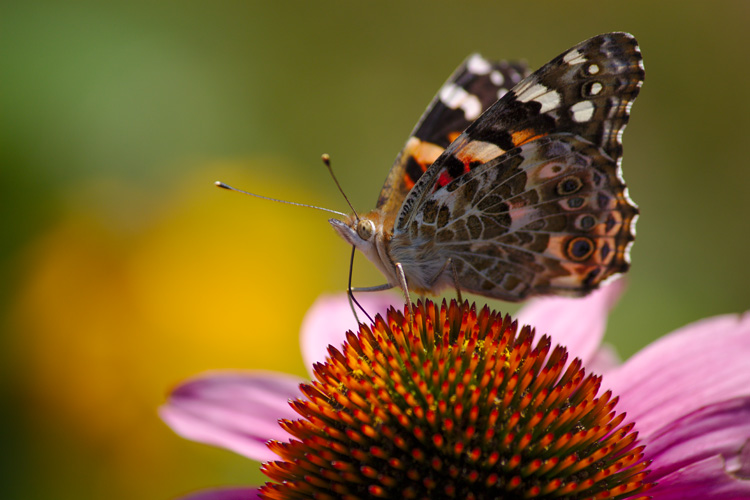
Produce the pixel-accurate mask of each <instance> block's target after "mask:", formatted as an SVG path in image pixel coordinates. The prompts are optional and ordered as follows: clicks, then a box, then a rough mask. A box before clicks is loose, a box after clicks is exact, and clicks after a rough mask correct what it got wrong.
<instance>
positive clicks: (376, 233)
mask: <svg viewBox="0 0 750 500" xmlns="http://www.w3.org/2000/svg"><path fill="white" fill-rule="evenodd" d="M328 222H329V223H330V224H331V226H333V229H335V230H336V232H337V233H338V234H339V236H341V237H342V238H343V239H344V241H346V242H347V243H349V244H350V245H352V246H354V247H355V248H356V249H357V250H359V251H360V252H362V253H363V254H365V257H367V258H368V259H369V260H370V261H371V262H372V263H373V264H375V266H376V267H377V268H378V269H379V270H380V271H381V272H382V273H383V274H384V275H385V276H386V277H388V279H389V282H391V283H393V281H391V277H393V279H394V280H395V276H394V274H393V270H392V266H390V265H386V263H387V262H390V259H389V258H388V257H387V236H386V234H385V232H384V230H383V223H382V216H381V214H379V213H378V212H377V211H374V212H371V213H369V214H366V215H362V216H359V217H357V216H355V215H350V216H349V217H347V218H346V219H344V220H339V219H328Z"/></svg>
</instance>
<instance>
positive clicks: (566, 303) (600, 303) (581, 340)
mask: <svg viewBox="0 0 750 500" xmlns="http://www.w3.org/2000/svg"><path fill="white" fill-rule="evenodd" d="M624 289H625V281H624V280H623V279H618V280H616V281H614V282H612V283H610V284H608V285H604V286H603V287H601V288H600V289H599V290H595V291H594V292H592V293H590V294H589V295H588V296H586V297H582V298H568V297H544V298H538V299H533V300H531V301H529V303H528V304H527V305H526V306H525V307H524V308H523V309H521V310H520V311H518V314H516V318H517V319H518V324H519V326H520V325H531V326H533V327H535V328H536V332H537V336H541V335H543V334H545V333H546V334H549V335H550V336H551V337H552V344H553V345H554V344H560V345H563V346H565V347H567V349H568V352H569V353H570V354H571V358H570V359H573V358H580V359H581V361H583V364H584V366H586V365H587V364H588V362H589V361H590V360H591V359H592V358H593V356H594V354H595V353H596V351H597V349H598V348H599V345H600V344H601V342H602V338H603V337H604V330H605V328H606V326H607V315H608V314H609V310H610V309H612V307H613V306H614V305H615V303H616V302H617V299H619V298H620V295H621V294H622V292H623V290H624Z"/></svg>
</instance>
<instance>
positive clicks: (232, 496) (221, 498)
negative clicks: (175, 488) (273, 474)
mask: <svg viewBox="0 0 750 500" xmlns="http://www.w3.org/2000/svg"><path fill="white" fill-rule="evenodd" d="M256 499H257V500H259V499H260V494H259V493H258V489H257V488H222V489H217V490H203V491H197V492H195V493H191V494H189V495H188V496H185V497H181V498H180V500H256Z"/></svg>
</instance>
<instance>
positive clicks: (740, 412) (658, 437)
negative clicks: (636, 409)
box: [645, 396, 750, 487]
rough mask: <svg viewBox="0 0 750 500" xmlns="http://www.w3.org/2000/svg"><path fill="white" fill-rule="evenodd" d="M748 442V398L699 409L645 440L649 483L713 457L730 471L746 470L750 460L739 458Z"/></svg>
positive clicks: (749, 399) (749, 418)
mask: <svg viewBox="0 0 750 500" xmlns="http://www.w3.org/2000/svg"><path fill="white" fill-rule="evenodd" d="M749 440H750V396H745V397H743V398H736V399H731V400H728V401H724V402H721V403H718V404H715V405H711V406H707V407H704V408H701V409H700V410H697V411H695V412H693V413H691V414H689V415H686V416H684V417H682V418H680V419H678V420H675V421H674V422H670V423H668V424H667V425H665V426H663V427H662V428H661V429H659V430H658V431H657V432H655V433H653V434H652V435H651V436H650V437H649V439H648V440H646V442H645V444H646V458H648V459H652V460H653V461H654V462H653V465H652V466H651V470H652V471H653V472H652V474H653V476H652V477H650V478H649V479H651V480H656V481H657V482H659V481H660V478H661V477H662V476H667V475H669V474H671V473H673V472H675V471H677V470H679V469H681V468H683V467H686V466H688V465H690V464H693V463H697V462H700V461H703V460H705V459H707V458H711V457H715V456H722V457H724V459H725V461H727V462H729V463H731V464H732V468H733V469H742V468H743V467H745V468H746V467H748V466H750V463H745V462H746V461H750V457H747V456H745V457H743V456H742V455H741V454H740V450H743V447H745V446H746V444H747V442H748V441H749ZM747 449H748V450H750V446H748V447H747ZM747 486H748V487H750V481H748V483H747Z"/></svg>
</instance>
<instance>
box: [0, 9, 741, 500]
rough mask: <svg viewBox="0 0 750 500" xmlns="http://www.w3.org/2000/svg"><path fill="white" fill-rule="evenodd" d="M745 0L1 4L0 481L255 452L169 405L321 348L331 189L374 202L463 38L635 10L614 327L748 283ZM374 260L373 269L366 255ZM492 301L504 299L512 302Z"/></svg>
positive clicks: (533, 38) (525, 38)
mask: <svg viewBox="0 0 750 500" xmlns="http://www.w3.org/2000/svg"><path fill="white" fill-rule="evenodd" d="M748 21H750V3H747V2H743V1H739V0H738V1H735V2H711V3H709V2H704V1H700V0H697V1H683V2H673V3H667V2H665V3H661V4H658V3H655V2H637V1H634V2H627V3H623V2H590V1H587V2H559V3H552V2H550V3H533V2H532V3H529V2H514V3H504V2H465V3H458V2H434V3H427V2H377V3H375V2H373V3H370V4H367V3H362V2H356V3H354V2H344V1H341V2H331V1H320V2H229V1H218V2H193V1H181V2H146V1H141V0H134V1H133V0H131V1H128V2H124V1H115V2H108V3H104V2H94V1H90V2H85V1H84V2H78V1H75V2H56V1H47V2H44V1H26V2H19V1H16V2H4V3H3V7H2V11H0V47H1V48H0V72H1V77H0V105H1V108H0V109H1V110H2V112H1V113H2V115H1V116H2V119H0V160H1V161H2V169H1V170H0V173H1V175H2V177H1V178H0V206H1V207H2V238H1V240H0V242H1V243H0V249H1V250H0V252H1V253H0V255H1V257H2V258H1V260H0V270H1V271H2V281H0V307H2V313H3V314H2V323H1V324H0V326H1V327H2V332H1V333H2V337H1V340H0V342H1V344H0V370H1V372H0V373H1V374H2V378H1V379H0V389H1V390H2V393H1V394H0V405H2V406H1V408H0V418H1V419H2V422H0V424H1V428H2V432H3V441H2V442H3V452H2V456H3V461H4V465H3V467H2V472H1V473H0V474H1V475H2V484H3V486H2V490H3V494H2V495H3V498H14V499H21V498H22V499H29V498H56V499H76V500H81V499H84V500H85V499H99V498H108V499H114V500H117V499H130V498H140V499H162V498H172V497H175V496H178V495H179V494H184V493H186V492H189V491H192V490H195V489H197V488H202V487H207V486H214V485H220V484H249V483H258V482H259V481H261V480H262V476H261V475H260V474H259V473H258V472H257V464H254V463H252V462H249V461H248V460H246V459H244V458H241V457H239V456H236V455H233V454H232V453H230V452H226V451H223V450H218V449H213V448H210V447H207V446H202V445H198V444H194V443H190V442H187V441H184V440H181V439H180V438H178V437H177V436H176V435H174V434H173V433H172V432H171V431H170V430H169V429H168V428H167V427H166V426H165V425H163V424H162V423H161V422H160V421H159V420H158V418H157V415H156V408H157V406H158V405H159V404H160V403H161V402H162V401H163V400H164V396H165V394H166V392H167V391H168V389H169V388H170V387H171V386H173V385H174V384H176V383H178V382H179V381H180V380H182V379H184V378H186V377H188V376H190V375H192V374H195V373H198V372H201V371H203V370H207V369H216V368H262V369H271V370H281V371H287V372H292V373H296V374H299V375H304V374H305V367H304V366H303V364H302V360H301V357H300V354H299V349H298V344H297V333H298V329H299V324H300V321H301V319H302V316H303V314H304V312H305V310H306V308H307V307H308V306H309V305H310V304H311V303H312V302H313V301H314V299H315V298H316V297H317V296H318V295H319V294H322V293H324V292H334V291H341V290H343V289H344V287H345V283H346V278H347V268H348V254H349V248H348V247H347V246H346V245H345V244H343V242H341V241H339V240H338V238H337V237H336V236H335V234H334V233H333V231H332V230H331V229H330V228H329V226H328V223H327V222H326V219H327V218H328V216H327V215H326V214H323V213H321V212H317V211H313V210H305V209H300V208H296V207H290V206H285V205H279V204H272V203H269V202H263V201H260V200H256V199H252V198H249V197H244V196H239V195H235V194H232V193H228V192H226V191H221V190H218V189H216V188H215V187H213V185H212V183H213V181H215V180H218V179H221V180H223V181H226V182H228V183H231V184H235V185H237V186H239V187H244V188H246V189H250V190H253V191H255V192H259V193H263V194H266V195H269V196H275V197H279V198H284V199H288V200H293V201H299V202H306V203H313V204H317V205H320V206H324V207H329V208H333V209H338V210H342V211H348V210H347V208H346V205H345V204H344V201H343V200H342V199H341V197H340V195H339V194H338V192H337V191H336V188H335V186H334V184H333V182H332V181H331V179H330V178H329V176H328V174H327V173H326V171H325V169H324V167H323V166H322V164H321V163H320V161H319V156H320V154H321V153H324V152H327V153H330V154H331V156H332V158H333V164H334V167H335V169H336V171H337V173H338V177H339V179H340V181H341V184H342V185H343V186H344V188H345V189H346V191H347V193H348V195H349V197H350V198H351V200H352V201H353V203H354V204H355V207H357V208H358V209H362V210H367V209H370V208H372V207H373V205H374V203H375V200H376V198H377V195H378V191H379V189H380V186H381V184H382V182H383V180H384V178H385V176H386V173H387V171H388V168H389V167H390V165H391V163H392V161H393V159H394V157H395V155H396V153H397V151H398V150H399V149H400V147H401V146H402V144H403V142H404V141H405V140H406V137H407V134H408V132H409V131H410V130H411V128H412V126H413V125H414V123H415V122H416V120H417V118H418V117H419V116H420V115H421V113H422V111H423V110H424V108H425V106H426V105H427V103H428V102H429V101H430V99H431V98H432V96H433V94H434V93H435V92H436V91H437V89H438V88H439V86H440V85H441V84H442V82H443V81H444V80H445V78H446V77H447V76H448V75H449V74H450V73H451V72H452V71H453V69H454V67H455V66H456V65H458V64H459V63H460V62H461V61H462V60H463V58H464V57H465V56H466V55H467V54H469V53H470V52H474V51H480V52H482V53H483V54H484V55H486V56H488V57H492V58H508V59H525V60H527V61H528V62H529V63H530V65H531V66H532V67H533V68H536V67H538V66H540V65H541V64H543V63H545V62H546V61H547V60H549V59H550V58H552V57H554V56H555V55H557V54H559V53H561V52H563V51H564V50H566V49H568V48H569V47H571V46H572V45H574V44H575V43H577V42H579V41H581V40H583V39H585V38H588V37H590V36H593V35H596V34H598V33H602V32H606V31H615V30H625V31H630V32H632V33H633V34H635V35H636V36H637V38H638V40H639V41H640V43H641V47H642V50H643V54H644V56H645V65H646V70H647V71H646V73H647V76H646V83H645V85H644V87H643V89H642V93H641V97H640V98H639V99H638V102H637V103H636V105H635V106H634V108H633V116H632V120H631V124H630V126H629V127H628V129H627V131H626V133H625V137H624V143H625V159H624V170H625V176H626V178H627V180H628V184H629V186H630V192H631V195H632V196H633V198H634V199H635V200H636V202H638V204H639V205H640V207H641V209H642V216H641V219H640V220H639V224H638V240H637V243H636V245H635V247H634V250H633V255H632V256H633V262H634V265H633V268H632V271H631V272H630V273H629V288H628V291H627V293H626V294H625V295H624V297H623V298H622V300H621V302H620V304H619V306H618V307H617V309H616V310H615V311H614V313H613V314H612V316H611V320H610V327H609V330H608V341H610V342H611V343H613V344H614V345H616V346H617V348H618V350H619V351H620V353H622V355H623V356H625V357H627V356H628V355H630V354H632V353H633V352H635V351H636V350H637V349H638V348H640V347H642V346H644V345H646V344H647V343H648V342H649V341H651V340H652V339H654V338H656V337H658V336H660V335H663V334H664V333H666V332H668V331H670V330H672V329H674V328H676V327H678V326H681V325H683V324H685V323H688V322H690V321H694V320H697V319H699V318H703V317H705V316H709V315H715V314H720V313H727V312H739V311H743V310H745V309H747V307H748V299H749V298H750V294H749V293H748V292H749V291H750V285H749V284H748V283H750V271H748V269H749V267H750V266H749V265H748V255H749V253H748V245H749V244H750V236H749V235H748V230H749V229H750V223H748V214H749V212H750V210H749V209H750V202H749V201H748V199H750V168H748V166H749V163H750V160H749V158H750V155H748V141H749V140H750V139H749V138H750V99H748V98H747V97H748V92H749V91H750V30H748V29H747V25H748ZM355 273H356V274H355V281H356V284H359V285H363V286H364V285H371V284H376V283H380V282H381V278H380V276H379V275H378V274H377V272H376V271H375V270H374V268H372V267H371V266H370V265H369V263H366V262H365V260H364V259H363V258H360V259H359V260H358V265H357V266H356V271H355ZM496 307H499V308H501V309H502V310H509V311H514V310H515V306H510V305H507V304H496Z"/></svg>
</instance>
